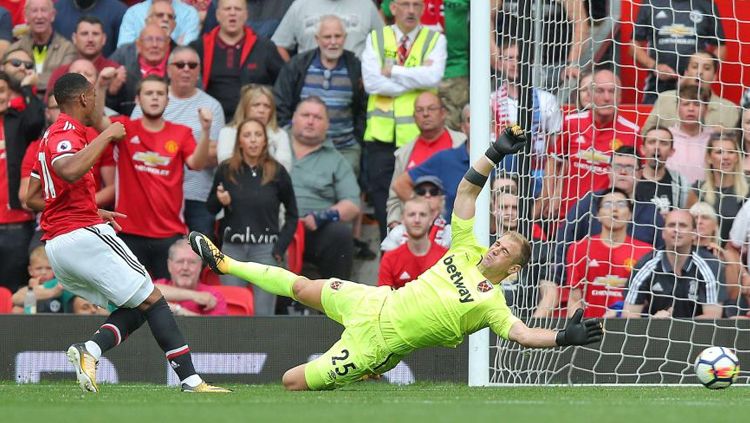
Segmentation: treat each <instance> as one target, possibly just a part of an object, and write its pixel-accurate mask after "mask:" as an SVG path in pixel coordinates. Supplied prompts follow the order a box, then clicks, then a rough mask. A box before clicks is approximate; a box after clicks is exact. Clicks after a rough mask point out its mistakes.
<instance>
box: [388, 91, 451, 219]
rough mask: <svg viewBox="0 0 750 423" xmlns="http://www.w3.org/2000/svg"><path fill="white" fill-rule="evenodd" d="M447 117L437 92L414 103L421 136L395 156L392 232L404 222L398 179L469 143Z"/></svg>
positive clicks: (390, 198) (427, 93)
mask: <svg viewBox="0 0 750 423" xmlns="http://www.w3.org/2000/svg"><path fill="white" fill-rule="evenodd" d="M447 117H448V110H447V109H446V108H445V105H444V104H443V101H442V100H441V99H440V97H438V96H437V95H436V94H435V93H433V92H430V91H425V92H423V93H422V94H420V95H419V97H417V99H416V100H415V101H414V122H415V123H416V124H417V127H418V128H419V136H418V137H417V138H415V139H414V141H412V142H410V143H408V144H406V145H404V146H402V147H400V148H399V149H398V150H396V152H395V153H394V154H395V156H396V162H395V164H394V166H393V177H392V178H391V187H390V189H389V192H388V201H387V203H386V207H387V209H388V219H387V221H388V228H389V229H393V227H394V226H396V225H398V224H399V223H401V208H402V203H401V200H400V199H399V197H398V194H396V191H395V190H394V189H393V184H394V183H395V181H396V179H398V177H399V176H401V175H405V174H406V173H405V172H406V171H408V170H411V169H413V168H414V167H416V166H419V165H420V164H422V163H424V162H425V161H426V160H427V159H429V158H430V157H431V156H432V155H433V154H435V153H437V152H438V151H442V150H446V149H449V148H457V147H458V146H460V145H461V144H463V143H464V142H465V141H466V134H464V133H463V132H459V131H454V130H452V129H450V128H448V127H446V126H445V121H446V119H447ZM407 176H408V175H407ZM404 177H405V176H404Z"/></svg>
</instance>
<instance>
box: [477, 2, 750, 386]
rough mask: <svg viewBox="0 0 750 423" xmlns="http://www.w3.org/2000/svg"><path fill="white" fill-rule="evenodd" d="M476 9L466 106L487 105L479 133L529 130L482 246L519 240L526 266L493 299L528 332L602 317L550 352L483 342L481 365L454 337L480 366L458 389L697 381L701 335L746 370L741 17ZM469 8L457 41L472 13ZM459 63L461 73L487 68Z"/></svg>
mask: <svg viewBox="0 0 750 423" xmlns="http://www.w3.org/2000/svg"><path fill="white" fill-rule="evenodd" d="M643 1H645V3H647V4H648V5H650V7H649V6H642V5H641V3H642V2H643ZM472 3H474V2H472ZM488 3H489V4H488V5H487V6H488V7H489V8H490V10H491V13H490V16H491V17H492V18H491V29H490V30H491V32H492V37H491V42H492V43H494V44H495V45H494V46H491V55H490V68H491V71H490V75H489V78H490V81H491V95H490V96H489V97H488V96H486V95H484V94H482V95H476V94H475V92H474V91H472V112H473V113H474V112H476V111H477V110H479V109H480V108H484V107H489V109H490V122H489V125H490V127H491V128H492V130H491V137H490V139H492V137H495V136H497V135H499V134H500V132H501V131H502V129H503V128H504V127H506V126H508V125H511V124H514V123H520V124H521V126H522V127H523V128H524V129H526V130H527V131H528V134H529V139H530V140H531V142H529V143H528V145H527V149H526V151H524V152H523V153H521V154H519V155H517V156H516V157H514V158H512V159H508V158H506V160H505V162H504V163H502V164H501V165H500V166H499V167H498V169H497V170H496V172H495V177H494V178H493V179H492V182H493V184H492V188H491V192H490V203H491V205H490V208H491V214H490V242H492V240H493V239H495V238H494V237H496V236H499V235H501V234H502V233H503V232H504V231H506V230H518V231H520V232H522V233H524V234H525V235H526V236H527V237H528V238H529V239H530V240H532V245H533V248H532V260H531V263H530V265H529V266H528V267H527V268H526V269H524V271H523V272H522V273H521V274H519V275H518V276H517V277H515V278H513V277H511V278H509V279H508V280H506V281H504V282H503V289H504V293H505V295H506V299H507V300H508V302H509V303H510V305H511V309H512V311H513V313H514V314H515V315H516V316H518V317H519V318H521V319H522V320H523V321H524V322H526V323H527V324H528V325H529V326H536V327H545V328H562V327H563V326H564V324H565V320H566V318H567V317H568V313H569V310H570V312H571V313H572V310H575V309H576V308H578V307H581V308H584V309H585V310H586V315H587V316H595V317H605V318H606V320H605V331H606V333H605V337H604V340H603V342H602V343H601V344H599V345H593V346H585V347H575V348H574V347H568V348H557V349H549V350H533V349H525V348H522V347H520V346H518V345H517V344H514V343H511V342H507V341H504V340H502V339H500V338H498V337H497V336H495V335H494V334H491V335H490V336H489V342H488V344H489V345H488V348H489V357H488V356H487V354H486V352H484V351H480V352H477V351H476V349H475V348H472V347H470V360H471V362H472V363H473V365H470V373H473V374H474V375H475V376H476V373H477V372H479V373H482V374H481V375H480V376H481V377H479V378H476V377H474V378H471V377H470V379H471V381H470V384H479V385H484V384H490V385H492V384H587V383H594V384H610V383H612V384H620V383H639V384H667V383H669V384H682V383H697V379H696V378H695V377H694V375H693V362H694V360H695V358H696V357H697V355H698V354H699V353H700V352H701V351H702V350H703V349H704V348H706V347H708V346H712V345H716V346H724V347H729V348H731V349H733V350H735V351H736V352H737V354H738V356H739V358H740V362H742V361H743V360H748V361H747V362H750V319H748V316H747V313H748V303H747V298H748V295H747V294H748V291H747V290H746V289H745V288H743V287H742V282H743V275H745V274H746V269H747V264H746V263H747V261H746V260H747V257H746V256H747V253H746V249H747V246H748V240H749V239H750V232H749V231H750V209H748V210H746V211H745V212H742V207H743V205H744V204H745V199H746V198H747V197H748V194H749V193H750V191H748V185H747V182H746V177H745V175H746V174H747V173H748V172H750V156H746V154H750V151H746V150H745V143H746V141H745V139H746V138H745V136H743V133H742V129H743V128H742V126H743V125H742V123H743V122H744V121H745V119H741V116H742V115H743V113H742V111H743V110H744V109H742V108H741V107H740V106H739V104H740V103H741V102H742V97H743V95H742V94H743V80H746V79H747V80H750V78H747V77H746V76H745V73H744V72H743V71H744V69H745V67H746V63H747V64H750V60H749V59H750V48H748V45H749V44H748V43H750V31H747V30H745V31H743V29H748V28H750V11H746V10H742V9H741V8H740V7H739V6H738V5H740V4H741V3H740V2H734V1H731V0H717V1H713V2H712V1H703V0H684V1H677V0H608V1H593V0H590V1H581V0H573V1H566V0H511V1H509V0H505V1H503V0H489V1H488ZM472 7H474V5H472ZM472 13H473V15H472V16H473V17H476V16H482V20H481V22H480V24H479V25H476V24H475V22H476V21H477V20H476V19H474V20H473V21H472V43H474V42H475V40H477V39H478V38H479V37H483V36H484V35H483V34H486V27H485V26H483V25H485V22H484V19H485V18H484V16H486V15H477V14H476V12H474V11H473V12H472ZM717 55H718V56H720V58H719V59H718V60H717V59H714V57H716V56H717ZM472 60H473V62H472V77H476V76H477V75H486V74H485V73H483V72H484V70H483V69H477V68H476V67H474V64H475V63H474V57H472ZM478 63H480V66H481V65H482V64H483V63H484V62H482V61H479V62H478ZM651 69H656V71H657V72H656V73H654V72H652V71H651ZM714 74H715V81H714V80H712V79H713V75H714ZM748 82H750V81H748ZM662 93H663V94H662ZM654 100H656V101H657V104H656V106H654V104H653V102H654ZM472 120H473V122H472V123H474V124H475V125H477V124H478V125H483V123H482V122H477V121H476V120H475V119H474V116H472ZM747 120H748V121H749V122H750V119H747ZM647 127H650V128H657V130H655V131H644V129H647ZM664 129H668V130H669V132H666V131H664ZM745 129H748V130H750V125H748V128H745ZM746 132H748V131H746ZM746 136H747V139H748V142H747V145H748V146H750V133H747V134H746ZM644 143H649V144H648V148H647V147H645V144H644ZM472 147H473V148H483V147H481V144H480V143H474V142H473V143H472ZM665 174H666V175H669V176H668V177H667V176H664V175H665ZM623 193H624V194H623ZM696 204H697V205H696ZM691 207H692V209H691ZM748 207H750V206H748ZM678 209H679V210H692V212H691V213H690V214H687V220H686V218H685V214H684V213H682V214H681V213H679V212H677V213H670V212H671V211H672V210H678ZM745 214H746V216H745ZM691 216H694V217H691ZM675 222H677V223H675ZM695 222H698V226H696V224H695ZM667 224H669V225H672V226H670V228H672V227H673V228H676V229H669V230H668V229H665V226H666V225H667ZM688 224H689V226H685V225H688ZM680 225H683V226H680ZM733 227H734V229H732V228H733ZM622 228H624V229H622ZM623 234H625V235H624V236H626V238H623ZM675 234H677V235H675ZM667 238H669V239H667ZM685 238H689V241H688V243H687V247H686V244H685V242H684V239H685ZM690 243H694V246H693V247H691V246H690ZM733 246H734V247H739V248H732V247H733ZM675 260H676V263H677V267H678V268H680V271H679V272H675V271H673V270H671V269H672V268H673V267H674V266H675ZM675 273H678V276H676V275H675ZM636 275H637V277H636ZM746 278H747V280H745V282H746V283H748V284H750V276H746ZM631 291H632V292H631ZM660 310H661V311H660ZM625 316H630V318H625ZM702 317H708V318H707V319H704V318H702ZM731 317H734V318H731ZM485 339H486V338H485ZM477 361H480V362H481V363H480V364H483V366H478V365H477ZM484 361H488V363H486V364H487V365H488V366H489V367H487V366H486V365H484V364H485V363H484ZM477 369H480V370H477ZM484 369H488V374H487V377H486V378H485V377H484V374H483V372H484V371H485V370H484ZM748 376H749V374H748V373H747V372H743V373H742V374H741V376H740V383H747V382H748Z"/></svg>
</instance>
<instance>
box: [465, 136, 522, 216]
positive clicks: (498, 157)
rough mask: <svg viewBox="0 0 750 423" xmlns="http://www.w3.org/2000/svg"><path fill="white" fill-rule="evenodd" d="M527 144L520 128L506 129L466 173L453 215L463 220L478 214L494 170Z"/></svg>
mask: <svg viewBox="0 0 750 423" xmlns="http://www.w3.org/2000/svg"><path fill="white" fill-rule="evenodd" d="M525 144H526V137H525V136H524V133H523V130H522V129H521V127H520V126H518V125H514V126H512V127H509V128H506V129H505V131H504V132H503V133H502V134H501V135H500V136H499V137H498V139H497V140H496V141H495V142H494V143H492V144H490V146H489V148H487V151H486V152H485V153H484V156H483V157H480V158H479V160H477V161H476V163H474V164H473V165H472V166H471V167H470V168H469V171H468V172H466V174H465V175H464V177H463V179H461V182H460V183H459V184H458V189H457V190H456V201H455V202H454V204H453V213H454V214H455V215H456V216H458V217H459V218H461V219H471V218H472V217H474V214H475V213H476V204H475V203H476V201H477V197H478V196H479V193H480V192H481V191H482V188H483V187H484V184H485V183H487V178H488V177H489V175H490V172H492V168H493V167H495V166H496V165H497V164H498V163H500V162H501V161H502V160H503V157H505V155H507V154H514V153H517V152H518V151H520V150H521V149H522V148H523V146H524V145H525Z"/></svg>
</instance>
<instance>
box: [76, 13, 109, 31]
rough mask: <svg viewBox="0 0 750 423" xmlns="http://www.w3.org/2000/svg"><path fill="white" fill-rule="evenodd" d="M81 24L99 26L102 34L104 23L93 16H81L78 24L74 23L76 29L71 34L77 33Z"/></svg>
mask: <svg viewBox="0 0 750 423" xmlns="http://www.w3.org/2000/svg"><path fill="white" fill-rule="evenodd" d="M83 22H86V23H89V24H91V25H99V27H100V28H101V30H102V32H104V23H103V22H102V20H101V19H99V18H97V17H96V16H93V15H83V16H81V17H80V18H78V22H76V29H75V31H73V32H78V27H79V26H81V23H83Z"/></svg>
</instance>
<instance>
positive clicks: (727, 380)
mask: <svg viewBox="0 0 750 423" xmlns="http://www.w3.org/2000/svg"><path fill="white" fill-rule="evenodd" d="M739 374H740V362H739V360H737V356H736V355H735V354H734V352H732V350H730V349H729V348H724V347H709V348H706V349H705V350H703V352H701V353H700V354H699V355H698V358H696V359H695V375H696V376H698V380H699V381H700V382H701V383H702V384H703V386H705V387H706V388H709V389H722V388H728V387H729V386H730V385H732V384H733V383H734V382H736V381H737V376H738V375H739Z"/></svg>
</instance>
